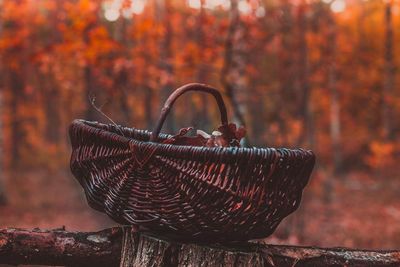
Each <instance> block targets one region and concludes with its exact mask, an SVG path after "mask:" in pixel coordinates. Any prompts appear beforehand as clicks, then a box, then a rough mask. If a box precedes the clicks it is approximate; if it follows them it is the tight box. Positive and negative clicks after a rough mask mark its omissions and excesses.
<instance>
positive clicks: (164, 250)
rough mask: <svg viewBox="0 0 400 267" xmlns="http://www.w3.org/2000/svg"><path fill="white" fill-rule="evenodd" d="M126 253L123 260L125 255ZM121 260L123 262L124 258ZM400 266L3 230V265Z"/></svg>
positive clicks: (340, 251) (314, 253)
mask: <svg viewBox="0 0 400 267" xmlns="http://www.w3.org/2000/svg"><path fill="white" fill-rule="evenodd" d="M121 251H122V254H121ZM121 255H122V257H121ZM205 263H206V264H207V266H279V267H281V266H282V267H286V266H290V267H292V266H296V267H301V266H306V267H307V266H313V267H314V266H317V267H318V266H400V251H394V250H393V251H379V250H378V251H373V250H355V249H348V248H317V247H300V246H281V245H266V244H256V243H247V244H237V245H235V246H232V245H230V246H229V247H222V246H217V245H214V246H201V245H196V244H178V243H174V242H168V241H163V240H160V239H156V238H154V237H149V236H146V235H144V234H140V233H136V232H132V231H131V230H130V228H129V227H126V228H122V227H121V228H110V229H105V230H102V231H100V232H67V231H65V230H63V229H55V230H39V229H34V230H31V231H29V230H24V229H0V264H14V265H16V264H40V265H68V266H119V265H120V266H122V267H128V266H144V267H145V266H179V267H184V266H204V264H205Z"/></svg>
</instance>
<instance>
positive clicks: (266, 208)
mask: <svg viewBox="0 0 400 267" xmlns="http://www.w3.org/2000/svg"><path fill="white" fill-rule="evenodd" d="M187 91H206V92H208V93H211V94H213V96H214V97H215V98H216V100H217V102H218V105H219V108H220V111H221V120H222V124H223V125H224V124H227V116H226V110H225V105H224V103H223V100H222V97H221V95H220V94H219V92H218V91H217V90H216V89H214V88H211V87H208V86H205V85H201V84H189V85H186V86H183V87H181V88H179V89H178V90H176V91H175V92H174V93H173V94H172V95H171V97H170V98H169V99H168V100H167V102H166V105H165V107H164V108H163V110H162V115H161V117H160V120H159V123H158V124H157V126H156V127H155V130H154V131H153V132H152V133H150V132H148V131H145V130H138V129H134V128H126V127H122V126H116V125H111V124H110V125H106V124H101V123H98V122H89V121H84V120H75V121H74V122H73V123H72V125H71V126H70V137H71V142H72V149H73V151H72V156H71V170H72V173H73V174H74V176H75V177H76V178H77V179H78V181H79V182H80V184H81V185H82V186H83V188H84V190H85V193H86V197H87V200H88V203H89V204H90V206H91V207H93V208H95V209H96V210H99V211H102V212H105V213H107V214H108V215H109V216H110V217H111V218H112V219H114V220H115V221H117V222H119V223H121V224H132V225H135V226H136V227H137V228H138V229H139V230H140V231H144V232H149V233H152V234H156V235H159V236H163V237H167V238H172V239H175V240H180V241H198V242H230V241H245V240H249V239H257V238H264V237H267V236H269V235H270V234H272V233H273V231H274V230H275V229H276V227H277V226H278V224H279V223H280V221H281V220H282V219H283V218H284V217H286V216H287V215H289V214H290V213H292V212H293V211H295V210H296V209H297V207H298V206H299V204H300V200H301V195H302V190H303V188H304V187H305V185H306V184H307V182H308V179H309V176H310V174H311V171H312V169H313V166H314V162H315V157H314V154H313V153H312V152H311V151H306V150H302V149H285V148H279V149H275V148H238V147H212V148H210V147H194V146H179V145H171V144H162V143H161V142H162V141H163V140H165V139H167V138H169V137H170V136H169V135H166V134H159V132H160V130H161V128H162V124H163V122H164V120H165V117H166V115H167V114H168V111H169V109H170V108H171V106H172V104H173V103H174V101H175V100H176V99H177V98H178V97H179V96H180V95H181V94H183V93H184V92H187Z"/></svg>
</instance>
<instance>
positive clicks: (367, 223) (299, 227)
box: [0, 170, 400, 249]
mask: <svg viewBox="0 0 400 267" xmlns="http://www.w3.org/2000/svg"><path fill="white" fill-rule="evenodd" d="M374 176H375V175H372V174H368V173H366V172H354V173H351V174H348V175H344V176H343V177H341V179H334V180H332V181H333V183H332V192H333V193H332V197H331V200H330V201H329V202H327V201H326V200H324V199H325V196H324V194H326V190H325V191H324V190H323V188H324V180H325V179H326V176H325V175H323V174H322V173H321V172H316V173H314V176H313V178H312V181H311V183H310V184H309V186H308V187H307V189H306V190H305V192H304V195H303V196H304V197H303V202H302V204H301V207H300V209H299V210H298V211H297V212H295V213H294V214H293V215H291V216H289V217H288V218H287V219H285V220H284V221H283V222H282V224H281V225H280V226H279V227H278V230H277V232H276V233H275V234H274V235H273V236H271V237H269V238H268V239H266V240H265V241H266V242H268V243H282V244H301V245H314V246H326V247H328V246H329V247H330V246H347V247H354V248H369V249H390V248H398V247H399V246H400V201H399V200H400V194H399V188H400V179H398V177H390V178H385V179H383V178H373V177H374ZM5 188H6V192H7V197H8V205H6V206H2V207H0V228H2V227H23V228H35V227H39V228H46V229H53V228H60V227H63V226H65V227H66V229H67V230H71V231H73V230H76V231H96V230H100V229H102V228H106V227H110V226H115V225H117V224H116V223H114V222H112V221H111V220H110V219H109V218H108V217H107V216H106V215H103V214H101V213H99V212H96V211H94V210H92V209H91V208H90V207H89V206H88V205H87V203H86V200H85V197H84V195H83V191H82V189H81V187H80V185H79V184H78V182H76V181H75V179H74V178H73V177H72V175H71V174H70V173H69V171H67V170H65V171H58V172H47V171H29V172H14V173H13V174H12V175H10V174H8V175H7V178H6V179H5Z"/></svg>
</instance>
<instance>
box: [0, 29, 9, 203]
mask: <svg viewBox="0 0 400 267" xmlns="http://www.w3.org/2000/svg"><path fill="white" fill-rule="evenodd" d="M0 32H1V31H0ZM3 110H4V109H3V92H2V91H0V114H3ZM3 132H4V131H3V119H2V118H1V119H0V206H2V205H5V204H6V203H7V198H6V193H5V189H4V158H3V155H4V137H3Z"/></svg>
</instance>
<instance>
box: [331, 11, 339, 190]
mask: <svg viewBox="0 0 400 267" xmlns="http://www.w3.org/2000/svg"><path fill="white" fill-rule="evenodd" d="M328 23H329V24H328V25H329V26H328V27H329V28H328V46H329V48H328V53H329V55H328V59H329V62H328V90H329V92H330V137H331V142H332V152H333V153H332V157H333V175H334V176H337V175H338V174H340V172H341V170H342V153H341V135H342V133H341V132H342V131H341V128H342V127H341V123H340V96H339V91H338V88H337V68H336V54H337V51H336V50H337V40H336V35H337V29H336V27H337V26H336V21H335V18H334V16H333V15H332V14H330V18H329V21H328ZM327 193H328V192H327Z"/></svg>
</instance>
